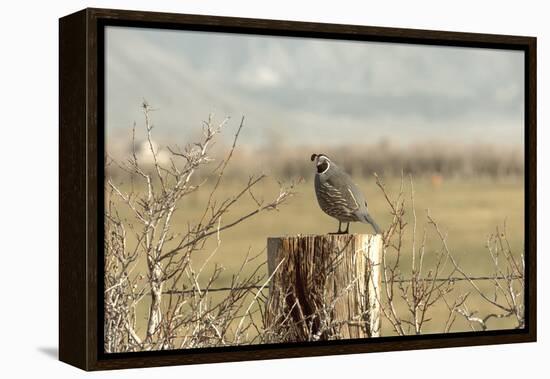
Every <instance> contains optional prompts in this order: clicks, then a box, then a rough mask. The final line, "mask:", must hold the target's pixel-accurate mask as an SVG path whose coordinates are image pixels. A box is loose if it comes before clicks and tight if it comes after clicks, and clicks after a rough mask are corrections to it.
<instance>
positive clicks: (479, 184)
mask: <svg viewBox="0 0 550 379" xmlns="http://www.w3.org/2000/svg"><path fill="white" fill-rule="evenodd" d="M59 26H60V34H59V35H60V42H59V43H60V66H59V75H60V150H59V153H60V160H59V162H60V253H59V259H60V266H59V267H60V271H59V283H60V293H59V296H60V298H59V344H60V346H59V356H60V359H61V360H62V361H64V362H67V363H69V364H72V365H75V366H78V367H80V368H83V369H86V370H103V369H115V368H130V367H147V366H160V365H175V364H192V363H206V362H222V361H237V360H252V359H268V358H284V357H302V356H315V355H329V354H349V353H365V352H374V351H391V350H406V349H424V348H439V347H453V346H467V345H482V344H500V343H512V342H530V341H535V340H536V206H535V205H536V177H535V172H536V109H535V104H536V39H535V38H534V37H519V36H506V35H487V34H473V33H458V32H441V31H425V30H411V29H395V28H380V27H368V26H355V25H333V24H318V23H304V22H287V21H274V20H258V19H241V18H226V17H215V16H197V15H184V14H167V13H152V12H138V11H121V10H107V9H86V10H82V11H80V12H77V13H74V14H71V15H68V16H66V17H63V18H61V19H60V23H59Z"/></svg>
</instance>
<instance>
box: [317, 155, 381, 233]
mask: <svg viewBox="0 0 550 379" xmlns="http://www.w3.org/2000/svg"><path fill="white" fill-rule="evenodd" d="M311 161H312V162H315V167H316V169H317V172H316V174H315V194H316V195H317V201H318V202H319V206H320V207H321V209H322V210H323V212H325V213H326V214H328V215H329V216H331V217H334V218H335V219H337V220H338V232H336V233H335V234H347V233H348V232H349V223H350V222H362V223H368V224H370V225H371V226H372V228H373V229H374V231H375V232H376V234H380V233H381V230H380V228H379V227H378V225H377V224H376V222H374V220H373V218H372V217H371V215H369V213H368V212H367V202H366V200H365V197H364V196H363V194H362V193H361V190H360V189H359V187H358V186H357V185H356V184H355V183H354V182H353V181H352V179H351V177H350V176H349V175H348V174H347V173H346V172H345V171H344V170H342V169H341V168H340V167H338V165H336V164H335V163H334V162H333V161H331V160H330V159H329V157H327V156H326V155H325V154H312V155H311ZM342 223H346V224H347V226H346V230H344V231H342V230H341V228H342Z"/></svg>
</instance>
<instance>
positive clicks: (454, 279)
mask: <svg viewBox="0 0 550 379" xmlns="http://www.w3.org/2000/svg"><path fill="white" fill-rule="evenodd" d="M518 279H523V276H520V275H511V276H474V277H471V278H470V277H468V278H465V277H462V276H461V277H452V278H435V279H434V278H418V279H416V280H417V281H419V282H426V281H428V282H451V283H453V282H463V281H470V280H472V281H486V280H518ZM414 280H415V279H413V278H407V279H394V280H393V282H394V283H412V282H413V281H414ZM382 283H384V284H385V283H387V281H385V280H382ZM249 289H261V290H263V291H265V290H268V289H269V286H260V285H258V286H243V287H216V288H205V289H203V290H201V291H208V292H222V291H242V290H249ZM194 292H198V289H190V290H168V291H163V294H164V295H182V294H186V293H194Z"/></svg>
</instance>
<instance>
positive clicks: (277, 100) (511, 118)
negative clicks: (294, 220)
mask: <svg viewBox="0 0 550 379" xmlns="http://www.w3.org/2000/svg"><path fill="white" fill-rule="evenodd" d="M106 48H107V54H106V91H107V93H106V95H107V96H106V111H107V112H106V117H107V131H108V132H107V133H108V135H110V136H111V137H112V138H114V136H116V135H119V134H121V135H127V132H128V130H130V128H131V126H132V124H133V122H134V121H135V122H138V124H139V123H140V122H142V116H141V114H140V107H139V106H140V103H141V101H142V100H143V99H147V100H148V101H149V102H150V103H151V104H152V105H153V106H155V107H157V108H158V110H159V111H158V112H156V113H155V114H153V120H154V123H155V124H156V125H158V126H162V127H159V128H158V130H157V131H156V133H157V134H156V136H157V138H158V139H159V140H167V141H181V143H185V141H188V140H189V139H192V138H194V137H195V136H196V133H197V130H199V126H200V124H201V121H202V120H204V119H206V118H207V117H208V115H209V114H211V113H213V114H215V116H216V118H217V119H218V120H220V121H221V120H222V119H223V118H224V117H226V116H230V117H231V118H232V121H231V126H232V127H236V126H237V125H238V122H239V120H240V118H241V116H243V115H244V116H245V117H246V125H247V127H246V129H245V131H244V132H243V134H242V139H241V141H242V142H244V143H249V144H253V145H256V146H270V145H271V144H273V143H274V142H278V143H281V142H284V144H285V145H290V146H293V145H303V144H307V145H326V144H327V143H332V144H336V145H346V144H348V143H354V144H357V143H362V142H364V143H367V144H368V143H372V142H374V141H378V140H381V139H389V140H391V141H392V142H394V143H398V144H399V143H401V144H409V143H411V142H419V141H424V140H426V139H428V140H433V139H435V140H443V141H457V140H458V141H460V142H461V143H469V142H480V141H481V142H483V141H486V142H492V143H495V142H502V143H505V144H520V143H522V142H523V134H522V130H523V56H522V54H523V53H521V52H511V51H502V50H489V49H473V48H468V49H465V48H450V47H432V46H419V45H404V44H382V43H359V42H342V41H331V40H315V39H303V38H286V37H285V38H283V37H266V36H246V35H235V34H233V35H228V34H219V33H205V32H182V31H166V30H162V31H159V30H154V29H136V28H132V29H128V28H122V27H109V29H108V31H107V33H106ZM231 137H232V136H231V134H230V133H228V134H227V138H228V139H230V138H231Z"/></svg>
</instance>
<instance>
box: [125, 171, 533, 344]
mask: <svg viewBox="0 0 550 379" xmlns="http://www.w3.org/2000/svg"><path fill="white" fill-rule="evenodd" d="M383 179H384V182H385V184H386V188H387V190H388V192H389V193H390V195H391V196H396V195H397V193H398V191H399V187H400V178H383ZM357 184H358V185H359V186H360V188H361V189H362V190H363V191H364V193H365V194H366V198H367V200H368V204H369V211H370V213H371V214H372V216H373V217H374V218H375V220H376V221H377V223H378V224H379V225H380V226H381V227H382V229H384V228H385V227H386V226H387V225H388V224H389V223H390V220H391V214H390V213H389V207H388V205H387V203H386V202H385V200H384V197H383V194H382V192H381V191H380V189H379V188H378V187H377V186H376V184H375V181H374V178H372V179H370V180H359V181H357ZM243 185H244V182H240V181H238V180H233V181H228V182H223V183H222V186H221V187H220V189H219V190H218V192H217V193H216V196H215V197H216V199H217V200H218V201H222V200H223V199H226V198H228V197H231V196H232V195H234V194H236V193H237V192H238V191H239V190H240V189H242V187H243ZM208 186H209V184H208V183H207V184H205V186H204V187H202V189H201V190H200V191H197V192H194V193H192V194H190V195H188V196H186V197H185V198H184V200H183V201H182V202H181V204H180V205H179V209H178V210H177V211H176V217H175V219H174V222H173V228H174V230H176V231H177V230H181V231H185V230H186V229H187V224H188V223H193V222H194V220H197V218H198V217H199V215H201V214H202V212H204V206H205V204H206V202H207V199H208V195H209V192H210V191H209V187H208ZM123 188H124V187H123ZM296 191H297V194H296V195H295V196H294V197H292V198H291V199H290V200H289V201H288V202H287V203H285V204H283V205H282V206H281V208H280V209H279V211H270V212H265V213H261V214H259V215H257V216H255V217H253V218H251V219H249V220H247V221H245V222H243V223H242V224H239V225H237V226H236V227H234V228H231V229H229V230H227V231H223V232H222V233H221V241H222V242H221V246H220V248H219V250H218V251H217V253H216V255H215V256H214V257H213V258H212V259H211V261H209V262H208V263H207V265H206V267H207V269H206V271H208V270H209V269H210V270H211V269H212V268H213V266H214V265H215V264H218V265H222V266H223V267H224V272H223V273H222V274H221V276H220V278H219V279H218V281H217V282H216V283H215V285H214V286H213V287H223V286H226V285H228V284H229V282H230V280H231V276H232V274H233V273H235V272H236V270H238V268H239V267H240V265H241V263H242V261H243V259H244V257H245V256H246V254H247V252H248V251H251V253H252V254H253V255H255V254H257V253H261V254H262V256H265V254H266V253H265V251H264V250H265V248H266V240H267V238H268V237H272V236H282V235H295V234H325V233H329V232H335V231H336V229H337V227H338V222H337V221H335V220H334V219H331V218H330V217H329V216H327V215H325V214H324V213H323V212H322V211H321V210H320V208H319V206H318V205H317V201H316V198H315V193H314V191H313V183H312V181H311V178H310V180H306V181H304V182H302V183H301V184H299V185H298V186H297V188H296ZM405 191H406V193H407V195H406V196H405V199H406V201H407V207H408V212H407V214H406V219H407V221H408V223H409V224H408V226H407V228H408V230H407V231H406V238H405V240H404V250H403V252H404V253H403V256H402V258H401V264H400V267H402V270H403V271H404V272H407V268H410V262H411V256H412V253H411V248H412V247H411V235H412V220H413V219H412V212H411V209H410V205H411V204H410V183H409V181H408V179H407V180H405ZM414 192H415V196H414V198H415V209H416V216H417V241H418V240H420V239H421V237H422V233H423V229H424V228H427V230H428V234H427V240H426V259H425V266H426V270H429V268H430V265H431V264H433V262H434V259H435V255H436V252H438V251H440V249H441V243H440V241H438V239H437V238H436V236H435V234H434V233H433V230H432V229H431V227H430V226H428V225H427V222H426V217H425V215H426V210H427V209H429V211H430V214H431V216H432V217H433V218H434V219H435V220H436V221H437V222H438V224H439V226H440V228H441V229H442V231H443V232H444V233H447V236H448V237H447V243H448V246H449V248H450V250H451V251H452V253H453V255H454V256H455V257H456V258H457V259H458V261H459V262H460V264H461V266H462V267H463V268H464V269H465V271H466V272H468V273H469V274H471V275H472V276H483V275H491V274H493V267H492V265H491V260H490V256H489V254H488V252H487V249H486V247H485V245H486V241H487V237H488V235H489V234H491V233H494V232H495V228H496V227H497V226H500V227H502V225H503V223H504V222H506V229H507V235H508V239H509V242H510V244H511V247H512V250H513V251H514V254H515V255H517V256H520V254H522V253H523V248H524V247H523V246H524V234H523V230H524V229H523V227H524V200H523V199H524V192H523V183H522V181H521V179H513V178H506V179H488V178H480V179H449V180H443V181H442V182H441V183H438V184H437V185H435V184H434V183H433V181H432V180H431V179H430V178H429V177H421V178H416V179H415V180H414ZM254 193H255V194H256V195H257V196H258V197H262V198H264V199H265V200H266V201H267V200H269V199H271V198H272V197H274V196H276V194H277V193H278V185H277V182H276V181H275V180H274V179H272V178H267V179H266V180H265V181H264V182H263V184H261V185H260V186H258V187H257V188H256V190H255V192H254ZM255 208H256V206H255V204H254V202H253V201H252V199H251V198H246V199H243V201H242V202H241V203H238V204H237V205H236V206H234V207H233V208H231V212H230V213H228V214H226V215H224V216H223V217H222V221H221V223H222V225H223V224H226V223H230V222H231V221H233V220H235V219H238V218H239V217H240V216H241V215H242V214H244V213H246V212H248V211H251V210H253V209H255ZM120 210H121V211H122V212H123V213H122V215H123V217H129V216H128V215H129V213H125V212H124V211H125V208H124V207H123V206H121V208H120ZM128 222H131V220H128ZM350 232H351V233H372V229H371V227H370V226H369V225H365V224H357V223H355V224H351V227H350ZM132 243H135V241H132V240H130V241H129V245H132ZM417 246H418V242H417ZM214 247H215V239H211V241H210V242H209V243H207V244H206V245H205V247H204V249H203V250H202V251H198V252H196V253H195V256H194V257H192V258H193V264H194V265H195V266H196V267H200V266H201V265H202V264H203V262H204V260H205V259H206V257H208V256H209V255H210V253H211V252H212V250H213V249H214ZM138 270H140V271H141V272H143V273H145V272H146V266H145V261H143V262H142V264H141V265H140V267H138ZM207 276H208V275H204V278H205V279H206V277H207ZM480 286H481V287H482V288H484V289H486V290H487V291H489V292H491V291H492V288H491V285H490V284H489V283H488V282H485V283H481V284H480ZM467 290H468V285H467V284H466V283H458V284H457V285H456V289H455V291H456V293H457V294H458V293H460V292H465V291H467ZM217 296H218V295H217ZM219 296H221V295H219ZM147 303H148V300H147V299H145V300H144V301H142V302H141V304H140V307H139V308H138V314H139V316H140V317H138V333H139V334H143V330H144V328H145V326H144V325H145V319H146V317H147V312H148V311H147V309H148V304H147ZM468 305H469V306H470V308H472V309H478V310H479V311H480V313H481V314H483V313H484V312H490V311H494V310H492V309H491V307H490V306H488V305H487V304H485V303H483V302H481V301H480V299H476V297H475V296H471V297H470V298H469V300H468ZM402 306H403V304H401V305H399V304H398V307H399V308H401V307H402ZM430 317H431V321H430V322H429V323H428V324H427V327H426V328H425V329H424V332H426V333H430V332H440V331H441V329H442V324H444V322H445V318H446V309H445V308H444V307H442V306H441V307H440V308H437V307H436V308H435V309H434V311H433V312H432V314H431V315H430ZM140 320H142V322H143V323H141V322H140ZM382 324H383V329H382V334H383V335H391V334H393V331H392V329H391V327H390V325H389V323H387V322H385V320H384V319H383V320H382ZM490 325H491V327H492V328H510V327H513V323H512V322H511V321H509V320H507V319H499V320H496V321H495V322H494V324H490ZM453 330H455V331H458V330H470V326H469V325H468V323H467V322H465V321H464V320H459V321H457V323H456V324H455V327H454V328H453Z"/></svg>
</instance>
